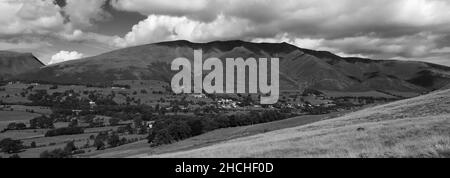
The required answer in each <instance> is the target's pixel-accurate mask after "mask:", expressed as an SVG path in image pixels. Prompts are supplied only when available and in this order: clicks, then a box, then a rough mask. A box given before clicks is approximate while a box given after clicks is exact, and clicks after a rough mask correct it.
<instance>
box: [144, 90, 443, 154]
mask: <svg viewBox="0 0 450 178" xmlns="http://www.w3.org/2000/svg"><path fill="white" fill-rule="evenodd" d="M138 157H233V158H234V157H321V158H324V157H325V158H326V157H450V90H445V91H438V92H435V93H432V94H429V95H424V96H420V97H417V98H412V99H407V100H402V101H398V102H394V103H390V104H386V105H381V106H376V107H372V108H367V109H364V110H361V111H357V112H354V113H350V114H347V115H345V116H342V117H338V118H335V119H330V120H326V121H321V122H317V123H313V124H310V125H305V126H299V127H294V128H289V129H283V130H277V131H273V132H269V133H263V134H258V135H254V136H249V137H244V138H238V139H233V140H230V141H225V142H223V143H219V144H215V145H212V146H207V147H203V148H198V149H194V150H189V151H181V152H175V153H167V154H159V155H151V156H148V155H145V154H143V155H138Z"/></svg>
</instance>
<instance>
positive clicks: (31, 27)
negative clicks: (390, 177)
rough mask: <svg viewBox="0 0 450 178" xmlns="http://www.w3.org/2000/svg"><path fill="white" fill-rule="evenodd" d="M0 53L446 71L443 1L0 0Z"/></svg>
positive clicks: (447, 8) (446, 9) (448, 45)
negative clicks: (293, 49) (276, 55)
mask: <svg viewBox="0 0 450 178" xmlns="http://www.w3.org/2000/svg"><path fill="white" fill-rule="evenodd" d="M0 13H1V15H0V50H13V51H19V52H32V53H33V54H35V55H36V56H37V57H38V58H39V59H41V60H42V61H43V62H44V63H56V62H61V61H64V60H70V59H77V58H81V57H87V56H92V55H97V54H100V53H103V52H107V51H111V50H114V49H118V48H123V47H127V46H134V45H140V44H147V43H153V42H160V41H168V40H177V39H185V40H190V41H193V42H208V41H214V40H231V39H241V40H246V41H254V42H288V43H291V44H294V45H297V46H299V47H302V48H310V49H315V50H328V51H331V52H334V53H336V54H338V55H341V56H359V57H369V58H376V59H400V60H421V61H427V62H433V63H439V64H444V65H449V66H450V1H448V0H58V1H53V0H0Z"/></svg>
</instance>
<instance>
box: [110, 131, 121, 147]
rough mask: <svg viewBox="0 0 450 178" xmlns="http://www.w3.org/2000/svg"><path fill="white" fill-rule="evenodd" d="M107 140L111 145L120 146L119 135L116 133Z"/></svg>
mask: <svg viewBox="0 0 450 178" xmlns="http://www.w3.org/2000/svg"><path fill="white" fill-rule="evenodd" d="M107 142H108V145H109V146H110V147H117V146H119V145H120V138H119V135H117V134H116V133H113V134H111V136H109V137H108V140H107Z"/></svg>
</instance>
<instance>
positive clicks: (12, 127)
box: [6, 122, 27, 130]
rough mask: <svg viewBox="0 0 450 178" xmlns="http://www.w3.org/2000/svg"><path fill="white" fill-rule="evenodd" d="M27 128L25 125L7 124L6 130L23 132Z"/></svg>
mask: <svg viewBox="0 0 450 178" xmlns="http://www.w3.org/2000/svg"><path fill="white" fill-rule="evenodd" d="M26 128H27V125H25V124H24V123H15V122H13V123H9V124H8V126H7V127H6V129H7V130H25V129H26Z"/></svg>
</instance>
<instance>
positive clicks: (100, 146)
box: [94, 138, 105, 150]
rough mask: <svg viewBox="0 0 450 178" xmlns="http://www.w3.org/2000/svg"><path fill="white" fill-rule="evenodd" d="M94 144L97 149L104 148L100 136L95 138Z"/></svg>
mask: <svg viewBox="0 0 450 178" xmlns="http://www.w3.org/2000/svg"><path fill="white" fill-rule="evenodd" d="M94 146H95V148H97V150H104V149H105V143H104V142H103V141H102V140H101V139H100V138H96V139H95V141H94Z"/></svg>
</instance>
